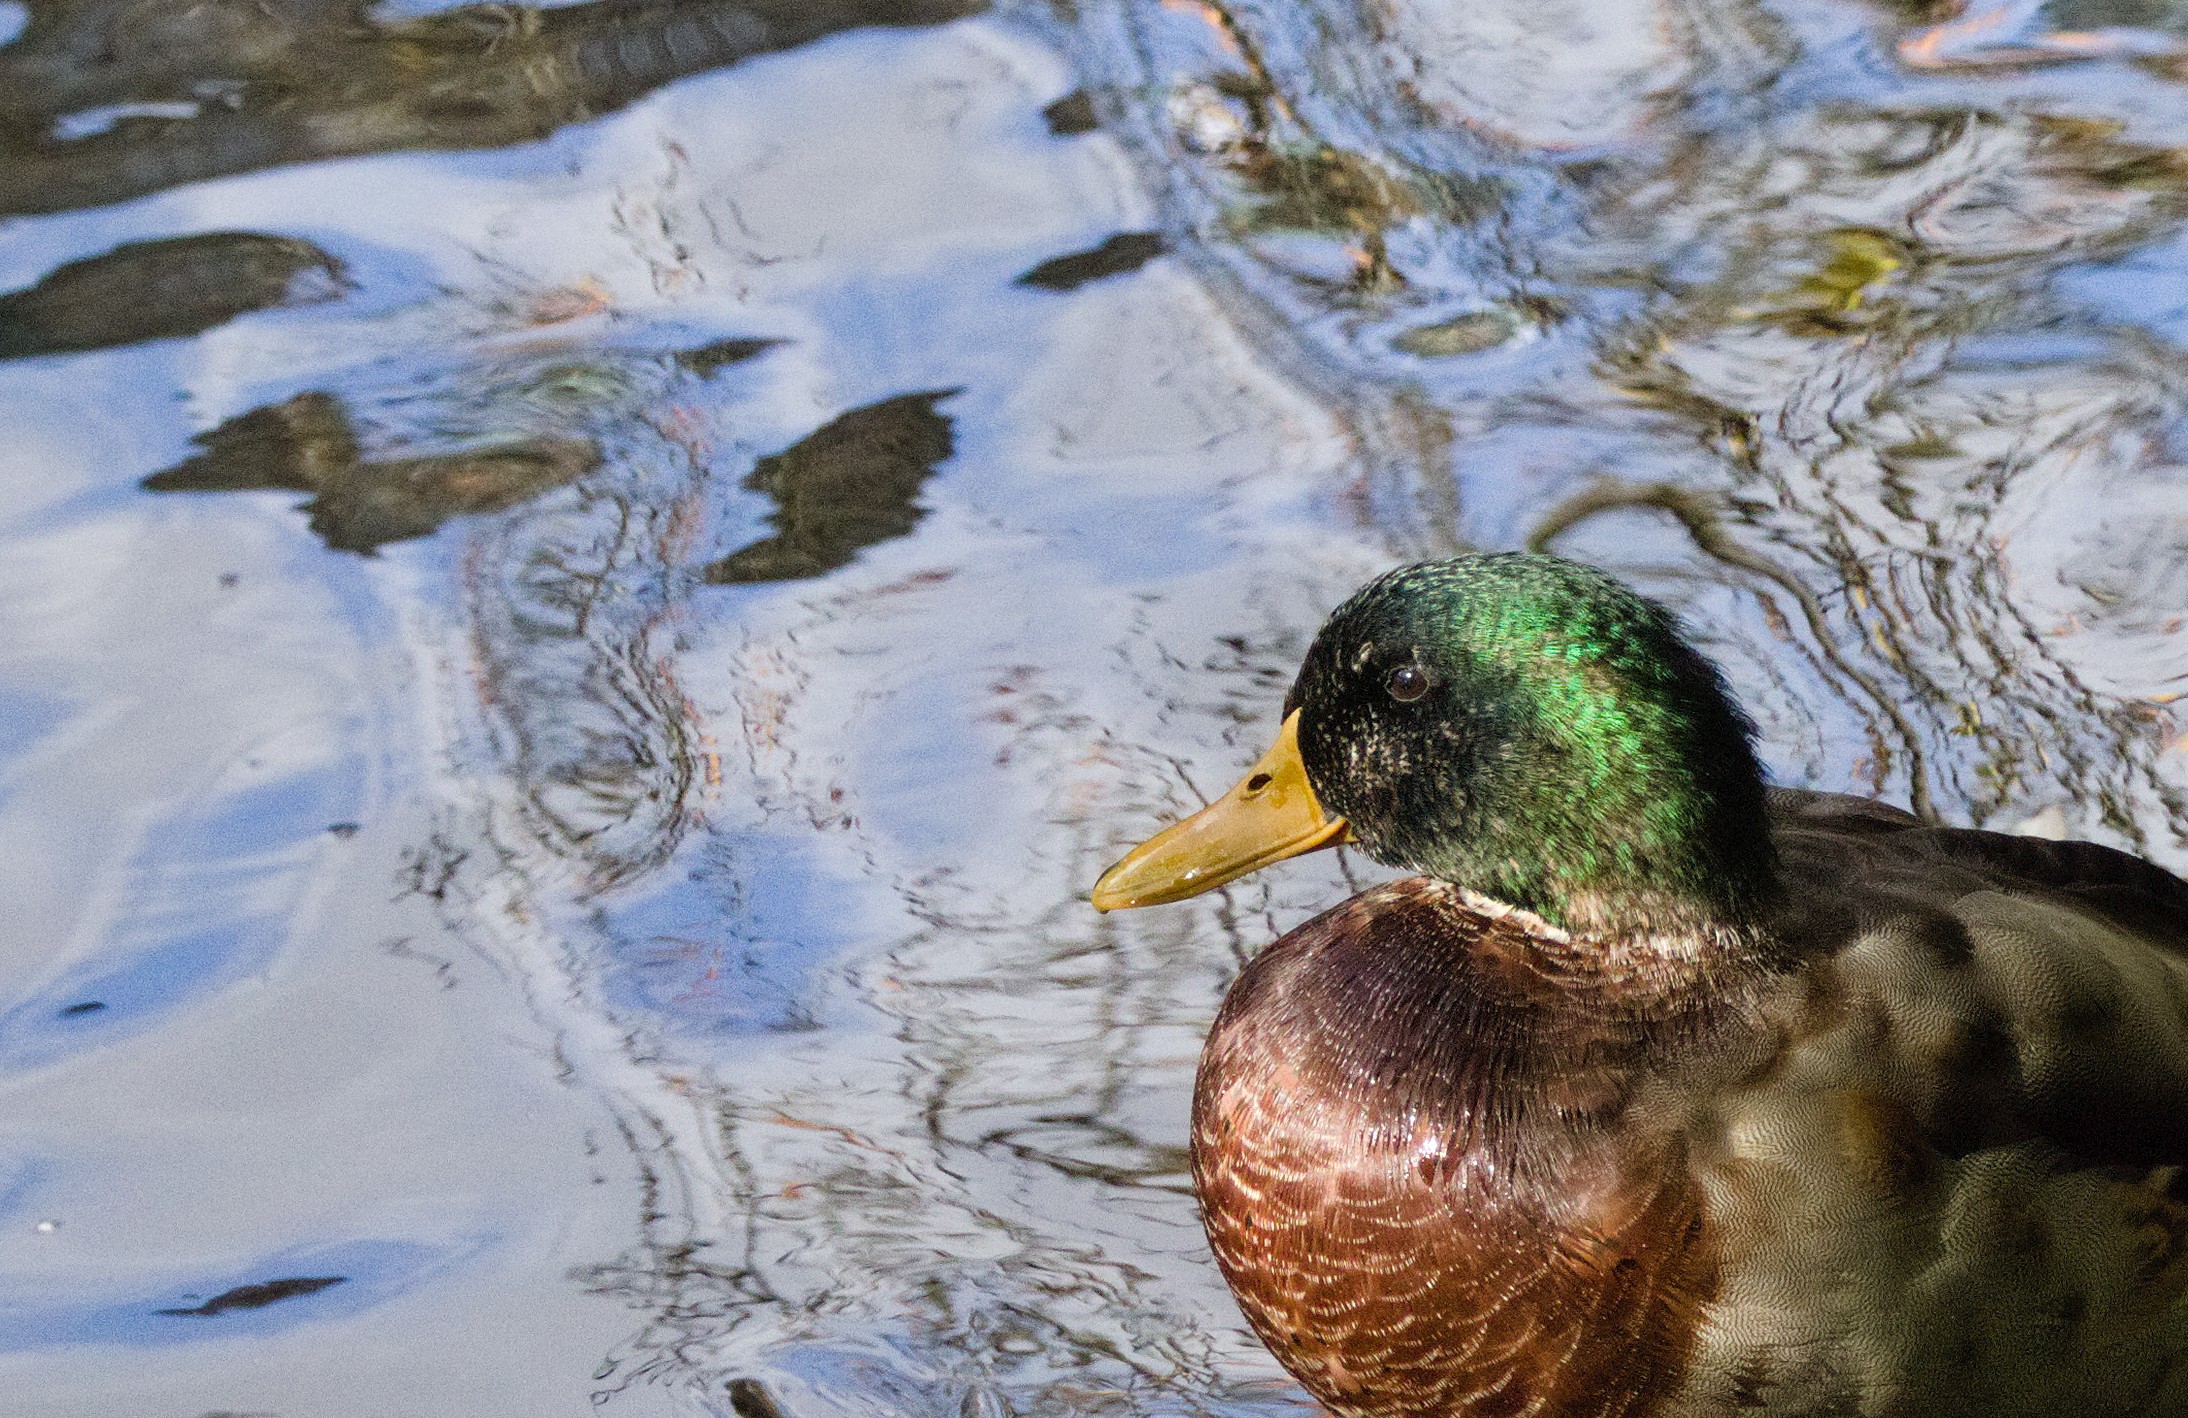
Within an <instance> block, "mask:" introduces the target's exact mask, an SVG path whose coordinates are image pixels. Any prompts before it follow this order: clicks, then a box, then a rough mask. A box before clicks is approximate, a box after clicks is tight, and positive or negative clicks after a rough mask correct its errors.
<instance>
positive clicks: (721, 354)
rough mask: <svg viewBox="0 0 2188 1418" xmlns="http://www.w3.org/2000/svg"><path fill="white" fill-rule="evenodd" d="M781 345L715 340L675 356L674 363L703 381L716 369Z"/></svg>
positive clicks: (758, 341)
mask: <svg viewBox="0 0 2188 1418" xmlns="http://www.w3.org/2000/svg"><path fill="white" fill-rule="evenodd" d="M781 343H782V341H781V340H760V339H729V340H716V341H715V342H714V343H713V344H711V345H701V346H700V347H699V348H697V349H695V350H685V351H683V352H682V353H681V354H679V355H677V356H676V362H677V363H678V364H680V365H682V366H683V367H684V368H686V369H688V370H690V371H691V372H692V373H693V374H696V375H698V376H699V377H700V378H701V379H704V378H706V377H707V376H709V375H711V374H713V373H714V371H716V370H718V369H727V368H728V367H729V366H730V365H733V364H743V363H744V362H745V361H746V360H748V359H756V358H758V357H759V356H760V355H763V354H766V353H767V352H768V351H769V350H771V349H773V348H775V346H777V345H779V344H781Z"/></svg>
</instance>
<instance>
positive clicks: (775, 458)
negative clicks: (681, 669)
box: [701, 389, 962, 586]
mask: <svg viewBox="0 0 2188 1418" xmlns="http://www.w3.org/2000/svg"><path fill="white" fill-rule="evenodd" d="M961 392H962V391H961V390H957V389H938V390H932V391H930V392H928V393H924V394H900V395H898V396H897V397H896V398H893V399H884V400H883V401H882V402H880V403H878V404H868V405H867V406H866V407H864V408H860V409H853V410H851V412H849V413H847V414H844V415H843V416H842V417H840V418H837V419H835V420H833V421H832V422H830V423H828V424H826V425H824V426H823V427H822V428H820V429H818V430H816V431H815V432H813V433H810V434H808V435H806V436H805V437H804V438H803V439H800V440H799V441H798V442H797V443H795V444H793V445H792V446H790V447H789V448H786V449H784V450H783V451H782V452H780V453H775V454H771V455H770V456H768V457H765V458H762V459H760V461H759V462H758V463H757V464H756V465H754V467H753V469H752V472H751V475H750V476H748V477H747V478H746V479H745V481H744V485H745V486H746V487H747V488H750V489H751V490H752V491H754V492H764V493H766V494H767V495H768V496H769V497H772V498H773V499H774V500H775V512H774V514H773V515H772V516H771V517H770V518H769V519H768V521H769V523H770V524H771V525H772V526H773V527H774V528H775V535H774V536H772V537H769V538H767V539H766V540H764V541H758V542H754V543H753V544H752V545H750V546H748V547H745V548H743V549H741V550H739V551H735V552H732V553H731V554H730V555H728V556H726V557H724V558H722V559H721V560H720V561H717V562H715V563H713V564H712V565H711V566H708V567H707V568H706V569H705V570H704V571H703V572H702V573H701V575H702V576H703V577H704V579H705V580H706V581H707V582H709V583H710V584H712V585H717V586H732V585H744V584H748V583H751V582H757V581H791V580H797V579H800V578H803V577H808V576H819V575H822V574H824V573H826V572H830V571H833V570H835V569H836V568H837V567H839V566H845V565H848V564H849V563H850V561H851V558H852V557H854V556H856V555H858V553H859V552H860V551H862V550H864V549H865V548H867V547H870V546H872V545H874V544H875V543H876V542H885V541H888V540H890V539H891V538H894V537H901V536H903V535H905V534H906V533H907V532H909V531H911V530H912V528H913V527H915V526H917V525H918V524H919V519H920V518H921V517H923V516H925V515H926V513H925V512H924V511H923V510H922V509H921V508H920V507H919V506H918V505H917V501H916V499H917V498H918V496H919V490H920V488H921V487H922V486H924V485H925V483H926V481H927V478H928V477H929V476H930V475H931V474H932V473H933V472H934V470H935V467H936V466H937V465H938V464H940V463H941V462H943V460H945V459H947V458H948V457H949V456H950V453H951V450H952V448H953V446H954V444H953V439H952V433H951V427H950V420H949V418H948V417H947V416H946V415H944V414H942V413H940V412H938V411H937V410H936V408H935V405H936V404H938V403H940V402H941V401H942V400H944V399H947V398H949V397H950V396H951V395H953V394H957V393H961Z"/></svg>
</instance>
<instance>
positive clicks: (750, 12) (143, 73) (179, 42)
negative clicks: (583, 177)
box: [0, 0, 985, 214]
mask: <svg viewBox="0 0 2188 1418" xmlns="http://www.w3.org/2000/svg"><path fill="white" fill-rule="evenodd" d="M984 3H985V0H738V3H709V2H708V0H702V3H685V0H673V2H672V0H596V3H592V4H586V5H571V6H568V7H564V8H555V9H540V8H536V7H533V6H529V5H506V4H478V5H463V6H458V7H456V8H452V9H450V10H447V11H445V12H442V13H439V14H432V15H425V16H419V17H415V18H409V19H391V20H382V19H379V18H377V17H376V16H375V14H374V10H375V8H376V7H375V6H374V5H373V4H371V3H370V0H280V3H271V4H262V3H257V0H201V3H196V4H189V5H175V4H169V3H164V0H39V3H34V4H32V5H31V7H30V22H29V24H28V25H27V26H26V28H25V29H24V31H23V33H22V35H21V37H20V38H18V39H17V40H16V41H15V42H14V43H13V44H11V45H7V46H5V47H0V214H4V213H22V212H57V211H64V210H67V209H69V208H72V207H85V206H94V205H98V204H101V203H106V202H119V201H124V200H126V199H128V198H131V197H138V196H142V195H143V194H145V193H147V192H156V191H159V190H161V189H163V188H167V187H172V186H176V185H178V184H180V183H185V182H198V181H203V180H205V179H207V178H212V177H220V176H224V175H227V174H230V173H239V172H252V171H256V170H257V169H260V168H264V167H271V166H275V165H277V164H282V163H298V162H310V161H312V160H314V159H319V158H328V157H338V156H346V155H350V154H356V153H377V152H388V151H392V150H395V149H405V148H424V149H453V148H486V147H500V146H503V145H506V144H511V143H523V142H530V141H533V140H536V139H538V138H542V137H544V136H546V135H547V134H549V133H551V132H553V131H554V130H555V129H557V128H560V127H562V126H564V125H565V124H570V123H577V122H582V121H584V120H585V119H588V118H592V117H595V116H597V115H599V114H602V113H610V112H613V111H614V110H616V109H618V108H621V107H623V106H624V105H625V104H628V103H630V102H631V101H632V100H634V99H637V98H639V97H640V96H642V95H644V94H646V93H648V92H650V91H652V90H653V89H656V88H658V87H660V86H661V85H662V84H665V83H668V82H670V81H672V80H674V79H678V78H682V77H683V76H685V75H688V74H697V73H701V72H704V71H705V70H708V69H715V68H719V67H721V66H722V65H725V64H733V63H736V62H737V61H739V60H743V59H749V58H751V57H753V56H754V55H759V54H767V53H772V52H775V51H778V50H785V49H792V48H795V47H797V46H798V45H802V44H808V43H811V42H812V41H813V40H815V39H818V38H820V37H822V36H823V35H828V34H833V33H836V32H837V31H840V30H845V29H850V28H854V27H857V26H863V25H925V24H934V23H937V22H939V21H942V20H948V19H954V18H956V17H958V16H961V15H965V14H969V13H972V12H974V11H976V10H978V9H981V8H983V6H984Z"/></svg>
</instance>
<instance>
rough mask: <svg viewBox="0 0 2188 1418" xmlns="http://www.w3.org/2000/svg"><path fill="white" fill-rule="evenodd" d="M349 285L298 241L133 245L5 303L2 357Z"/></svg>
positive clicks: (71, 266) (73, 347)
mask: <svg viewBox="0 0 2188 1418" xmlns="http://www.w3.org/2000/svg"><path fill="white" fill-rule="evenodd" d="M0 52H4V51H0ZM347 286H348V282H347V280H346V278H345V275H344V272H343V268H342V263H341V262H339V261H337V260H336V259H335V258H334V257H332V256H329V255H328V254H327V253H326V252H324V251H321V250H320V249H319V248H318V247H316V246H314V245H312V244H311V243H310V242H308V241H299V240H297V239H296V238H294V237H284V236H262V235H260V234H258V233H256V232H242V231H229V232H211V233H208V234H206V235H203V236H178V237H170V238H168V239H166V240H162V241H137V242H130V243H128V244H126V245H123V246H117V247H115V248H114V249H113V250H112V251H109V252H106V253H105V254H104V255H100V256H89V257H85V258H84V259H83V260H81V261H71V262H69V263H68V264H66V265H64V266H60V267H58V268H56V269H55V270H53V271H50V272H48V273H47V274H46V275H45V276H43V277H41V278H40V279H39V281H38V282H37V284H35V285H32V286H28V287H25V288H24V289H22V290H18V291H12V292H10V293H8V294H6V295H0V359H22V358H26V357H29V356H32V355H48V354H74V353H78V352H81V351H84V350H101V349H111V348H113V347H115V346H117V345H133V344H137V343H139V342H141V341H145V340H172V339H178V338H181V337H184V336H188V335H198V334H203V333H204V332H205V331H207V330H210V329H212V328H214V327H215V326H217V325H224V324H226V323H227V322H228V321H230V320H233V319H235V318H236V317H237V316H239V315H245V314H248V313H249V312H251V311H254V310H265V309H268V308H270V307H273V306H280V305H308V304H312V303H315V302H318V301H324V300H332V299H334V298H335V297H336V296H338V295H340V294H341V293H342V292H343V291H344V290H345V289H347Z"/></svg>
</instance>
